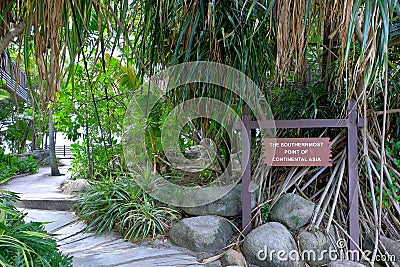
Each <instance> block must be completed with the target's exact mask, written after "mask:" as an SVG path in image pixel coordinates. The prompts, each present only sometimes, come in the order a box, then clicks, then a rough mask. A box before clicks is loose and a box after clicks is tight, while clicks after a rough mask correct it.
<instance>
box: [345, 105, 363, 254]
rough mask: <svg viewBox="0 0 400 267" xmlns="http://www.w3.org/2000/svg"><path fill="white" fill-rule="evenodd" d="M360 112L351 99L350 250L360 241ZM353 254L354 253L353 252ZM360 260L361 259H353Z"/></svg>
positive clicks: (349, 145) (349, 116)
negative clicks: (358, 121)
mask: <svg viewBox="0 0 400 267" xmlns="http://www.w3.org/2000/svg"><path fill="white" fill-rule="evenodd" d="M357 119H358V112H357V101H356V100H354V99H352V100H350V103H349V107H348V128H347V164H348V206H349V222H348V227H349V234H350V237H351V238H352V239H353V241H351V240H350V241H349V250H350V251H356V250H358V249H357V246H358V245H359V243H360V229H359V227H360V226H359V216H358V215H359V214H358V209H359V195H358V194H359V192H358V191H359V181H358V159H357V156H358V136H357V131H358V125H357ZM352 254H353V253H352ZM353 260H359V259H353Z"/></svg>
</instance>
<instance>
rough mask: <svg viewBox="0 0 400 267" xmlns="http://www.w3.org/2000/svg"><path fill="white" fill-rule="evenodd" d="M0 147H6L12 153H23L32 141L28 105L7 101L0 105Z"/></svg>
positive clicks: (30, 115)
mask: <svg viewBox="0 0 400 267" xmlns="http://www.w3.org/2000/svg"><path fill="white" fill-rule="evenodd" d="M0 105H1V108H0V147H3V148H4V145H7V146H8V148H9V149H10V150H11V151H12V152H13V153H18V154H20V153H23V152H25V150H26V141H27V140H31V139H32V131H31V123H32V112H31V109H30V106H29V104H28V103H25V102H22V101H20V102H18V103H16V102H14V101H11V100H10V101H8V102H6V103H2V104H0Z"/></svg>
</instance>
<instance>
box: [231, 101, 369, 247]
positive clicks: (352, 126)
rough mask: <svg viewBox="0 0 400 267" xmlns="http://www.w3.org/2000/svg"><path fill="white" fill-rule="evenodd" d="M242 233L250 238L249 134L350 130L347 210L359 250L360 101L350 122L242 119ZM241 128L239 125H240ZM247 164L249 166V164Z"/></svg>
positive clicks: (352, 104) (351, 108)
mask: <svg viewBox="0 0 400 267" xmlns="http://www.w3.org/2000/svg"><path fill="white" fill-rule="evenodd" d="M242 123H243V124H242V125H243V126H242V127H240V128H239V129H242V131H245V132H247V135H246V134H243V135H242V164H243V166H242V172H243V177H242V229H243V233H244V234H247V233H249V232H250V230H251V198H250V192H249V184H250V181H251V171H250V166H251V163H250V145H251V143H250V131H251V130H252V129H272V128H276V129H280V128H287V129H289V128H291V129H294V128H347V163H348V166H347V168H348V208H349V221H348V223H349V225H348V227H349V235H350V237H351V239H352V240H353V241H350V242H349V249H350V250H353V251H354V250H357V246H358V245H359V242H360V241H359V234H360V229H359V214H358V209H359V195H358V193H359V191H358V190H359V181H358V158H357V155H358V145H357V143H358V142H357V140H358V137H357V128H358V127H364V121H363V120H362V119H359V118H358V112H357V101H355V100H350V103H349V107H348V118H347V119H302V120H267V121H251V120H250V115H249V113H248V111H247V110H246V111H244V112H243V115H242ZM237 125H240V124H237ZM246 163H247V164H246Z"/></svg>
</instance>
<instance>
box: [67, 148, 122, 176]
mask: <svg viewBox="0 0 400 267" xmlns="http://www.w3.org/2000/svg"><path fill="white" fill-rule="evenodd" d="M71 148H72V149H71V152H72V154H73V157H74V158H73V159H72V161H71V172H72V173H73V176H75V177H79V178H87V179H94V180H99V179H102V177H109V176H113V175H114V174H115V175H116V176H118V174H119V173H121V171H124V170H126V167H125V166H124V162H123V158H122V157H121V155H122V145H121V144H115V145H114V146H113V150H112V151H110V150H109V151H106V150H105V149H104V147H103V145H102V144H92V145H91V147H90V148H89V149H90V155H91V158H90V160H89V158H88V153H87V145H86V141H84V142H82V143H75V144H71ZM89 169H92V171H88V170H89Z"/></svg>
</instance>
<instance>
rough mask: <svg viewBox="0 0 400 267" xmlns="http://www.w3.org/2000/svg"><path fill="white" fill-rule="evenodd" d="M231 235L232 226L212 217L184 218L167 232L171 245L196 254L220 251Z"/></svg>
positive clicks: (219, 218)
mask: <svg viewBox="0 0 400 267" xmlns="http://www.w3.org/2000/svg"><path fill="white" fill-rule="evenodd" d="M232 234H233V227H232V225H231V224H230V223H229V222H228V221H227V220H226V219H224V218H222V217H219V216H213V215H208V216H198V217H191V218H185V219H183V220H181V221H179V222H177V223H175V224H174V225H173V226H172V227H171V229H170V231H169V237H170V240H171V241H172V242H173V243H175V244H176V245H178V246H181V247H185V248H188V249H190V250H193V251H196V252H210V251H217V250H220V249H222V248H224V247H225V246H226V245H227V244H228V242H229V240H230V239H231V237H232Z"/></svg>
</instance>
